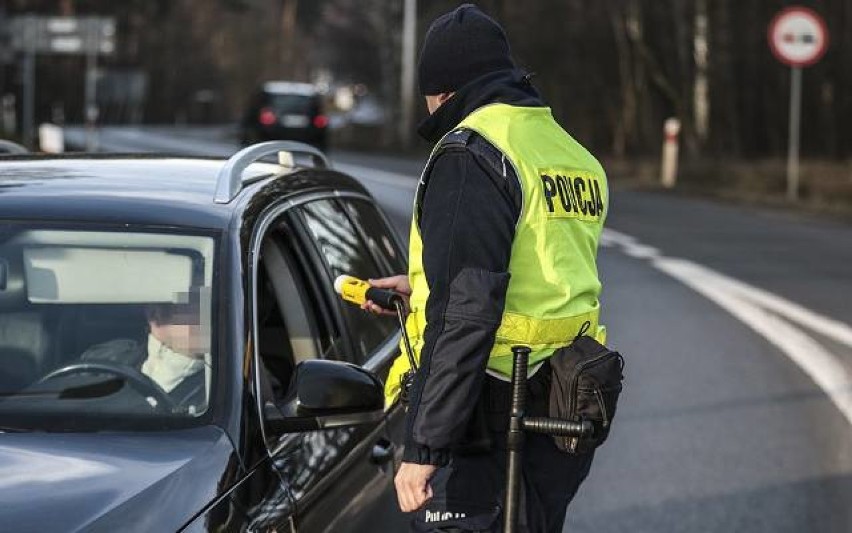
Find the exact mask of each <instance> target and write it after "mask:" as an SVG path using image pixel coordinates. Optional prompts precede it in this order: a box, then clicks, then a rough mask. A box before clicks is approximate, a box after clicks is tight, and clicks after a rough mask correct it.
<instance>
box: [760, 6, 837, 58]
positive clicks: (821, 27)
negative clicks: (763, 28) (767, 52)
mask: <svg viewBox="0 0 852 533" xmlns="http://www.w3.org/2000/svg"><path fill="white" fill-rule="evenodd" d="M769 47H770V48H771V49H772V53H773V54H775V57H776V58H778V61H780V62H782V63H784V64H787V65H790V66H791V67H807V66H810V65H813V64H814V63H816V62H817V61H819V60H820V59H821V58H822V56H823V55H825V51H826V50H827V49H828V27H826V25H825V21H824V20H823V19H822V17H820V16H819V15H818V14H817V13H816V12H815V11H813V10H812V9H808V8H806V7H799V6H794V7H788V8H787V9H784V10H782V11H781V12H780V13H778V14H777V15H775V17H774V18H773V19H772V22H771V23H770V24H769Z"/></svg>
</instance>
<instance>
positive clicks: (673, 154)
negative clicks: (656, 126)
mask: <svg viewBox="0 0 852 533" xmlns="http://www.w3.org/2000/svg"><path fill="white" fill-rule="evenodd" d="M679 134H680V120H678V119H676V118H669V119H666V122H665V124H664V125H663V162H662V171H661V173H660V181H661V182H662V183H663V187H665V188H666V189H671V188H672V187H674V186H675V183H676V182H677V155H678V151H679V147H678V135H679Z"/></svg>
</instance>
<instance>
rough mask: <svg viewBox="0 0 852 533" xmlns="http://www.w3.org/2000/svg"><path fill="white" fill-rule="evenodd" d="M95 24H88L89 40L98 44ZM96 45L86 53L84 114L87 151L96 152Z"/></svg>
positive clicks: (90, 47)
mask: <svg viewBox="0 0 852 533" xmlns="http://www.w3.org/2000/svg"><path fill="white" fill-rule="evenodd" d="M94 26H95V25H94V24H91V23H90V24H87V33H88V36H87V38H88V39H89V40H90V42H93V43H95V45H96V44H97V37H98V36H97V35H95V30H96V28H95V27H94ZM95 45H90V46H89V47H88V50H87V51H86V94H85V98H84V99H85V102H84V104H83V112H84V113H85V118H86V151H87V152H94V151H95V150H96V149H97V146H96V145H97V133H96V131H95V124H96V123H97V120H98V104H97V93H96V91H97V72H98V54H97V51H96V49H95V48H94V46H95Z"/></svg>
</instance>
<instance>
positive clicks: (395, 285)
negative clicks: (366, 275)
mask: <svg viewBox="0 0 852 533" xmlns="http://www.w3.org/2000/svg"><path fill="white" fill-rule="evenodd" d="M367 282H368V283H369V284H370V285H371V286H373V287H377V288H379V289H391V290H392V291H396V292H398V293H400V294H401V295H402V296H403V297H404V298H405V307H408V297H409V296H410V295H411V285H410V284H409V283H408V276H406V275H404V274H403V275H399V276H391V277H389V278H378V279H369V280H367ZM361 309H363V310H364V311H369V312H371V313H373V314H375V315H389V316H394V315H396V311H395V310H394V309H385V308H384V307H381V306H379V305H376V304H375V303H373V301H372V300H367V301H366V302H364V304H363V305H361Z"/></svg>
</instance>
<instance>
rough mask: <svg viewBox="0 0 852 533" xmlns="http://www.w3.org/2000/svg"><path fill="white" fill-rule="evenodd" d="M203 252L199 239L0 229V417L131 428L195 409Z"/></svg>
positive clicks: (201, 400)
mask: <svg viewBox="0 0 852 533" xmlns="http://www.w3.org/2000/svg"><path fill="white" fill-rule="evenodd" d="M213 258H214V240H213V238H212V237H209V236H203V235H183V234H174V233H157V232H128V231H121V232H119V231H109V230H103V231H98V230H96V229H94V228H87V229H86V230H77V229H59V228H55V227H52V228H39V227H29V226H27V225H26V224H24V223H20V224H0V419H4V420H9V419H17V418H20V419H21V420H22V421H23V424H24V425H25V427H28V428H33V429H55V430H62V429H63V428H65V429H70V427H71V425H73V426H74V427H87V428H91V429H114V428H119V427H120V428H122V429H131V430H132V429H147V428H149V427H154V426H155V425H157V424H160V422H158V420H165V419H169V420H180V419H187V420H190V419H193V418H196V417H198V416H199V415H201V414H202V413H204V412H205V411H206V409H207V404H208V399H209V398H210V396H211V393H212V391H211V388H212V382H213V381H212V376H213V372H214V370H215V367H214V361H215V350H214V345H213V343H212V339H213V338H215V337H214V331H213V325H214V320H213V317H212V312H213V306H212V303H211V302H212V294H213V289H214V287H213V280H214V279H216V277H215V276H214V261H213ZM48 420H49V422H48ZM40 424H44V425H45V427H41V425H40Z"/></svg>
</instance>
